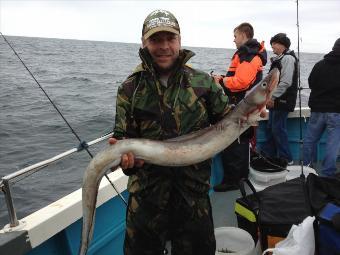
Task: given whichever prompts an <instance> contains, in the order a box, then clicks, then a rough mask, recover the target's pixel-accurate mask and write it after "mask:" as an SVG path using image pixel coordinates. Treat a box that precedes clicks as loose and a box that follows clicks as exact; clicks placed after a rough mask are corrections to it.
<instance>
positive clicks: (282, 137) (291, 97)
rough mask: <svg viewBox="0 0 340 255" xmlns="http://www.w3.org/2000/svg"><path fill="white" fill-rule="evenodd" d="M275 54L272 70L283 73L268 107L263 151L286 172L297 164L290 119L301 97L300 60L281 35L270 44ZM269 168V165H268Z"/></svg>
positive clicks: (272, 39)
mask: <svg viewBox="0 0 340 255" xmlns="http://www.w3.org/2000/svg"><path fill="white" fill-rule="evenodd" d="M270 44H271V46H272V48H273V52H274V54H276V55H277V56H276V57H274V58H273V59H271V61H272V64H271V67H270V70H272V69H273V68H275V67H277V68H278V69H279V70H280V81H279V83H278V85H277V88H276V89H275V91H274V93H273V96H272V98H271V100H269V102H268V103H267V108H268V109H269V119H268V123H267V127H266V142H265V144H263V145H262V147H261V151H262V154H264V155H265V156H266V157H267V158H268V160H269V161H271V162H272V163H273V165H274V166H279V167H282V168H285V167H286V166H287V165H288V164H289V165H291V164H293V158H292V154H291V152H290V150H289V145H288V134H287V127H286V123H287V117H288V113H289V112H293V111H294V108H295V103H296V97H297V80H298V77H297V61H298V60H297V58H296V56H295V54H294V51H292V50H289V47H290V39H289V38H288V37H287V35H286V34H285V33H279V34H276V35H275V36H273V37H272V38H271V40H270ZM265 164H266V162H265Z"/></svg>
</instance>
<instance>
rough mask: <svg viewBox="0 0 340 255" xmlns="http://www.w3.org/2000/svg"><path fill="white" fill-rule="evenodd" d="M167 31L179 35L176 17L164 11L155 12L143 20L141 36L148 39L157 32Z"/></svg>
mask: <svg viewBox="0 0 340 255" xmlns="http://www.w3.org/2000/svg"><path fill="white" fill-rule="evenodd" d="M161 31H167V32H171V33H174V34H177V35H179V34H180V28H179V24H178V21H177V19H176V17H175V16H174V15H173V14H172V13H171V12H169V11H166V10H155V11H153V12H151V13H150V14H149V15H148V16H147V17H146V18H145V20H144V23H143V30H142V36H143V39H144V40H146V39H148V38H149V37H150V36H151V35H153V34H154V33H157V32H161Z"/></svg>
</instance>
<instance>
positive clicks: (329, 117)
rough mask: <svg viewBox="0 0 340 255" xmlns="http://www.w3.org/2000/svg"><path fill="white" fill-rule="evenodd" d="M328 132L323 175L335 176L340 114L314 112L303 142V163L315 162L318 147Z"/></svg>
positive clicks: (339, 143)
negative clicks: (322, 137) (322, 136)
mask: <svg viewBox="0 0 340 255" xmlns="http://www.w3.org/2000/svg"><path fill="white" fill-rule="evenodd" d="M325 130H326V134H327V140H326V151H325V158H324V159H323V161H322V169H321V175H323V176H334V174H335V172H336V160H337V156H338V152H339V148H340V113H327V112H325V113H324V112H312V113H311V116H310V118H309V123H308V126H307V131H306V135H305V137H304V140H303V163H304V165H310V164H311V163H312V162H313V158H314V157H313V156H314V155H315V153H314V152H315V151H316V145H317V143H318V142H319V140H320V138H321V135H322V133H323V132H324V131H325Z"/></svg>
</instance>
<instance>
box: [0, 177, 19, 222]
mask: <svg viewBox="0 0 340 255" xmlns="http://www.w3.org/2000/svg"><path fill="white" fill-rule="evenodd" d="M2 184H3V187H2V191H3V192H4V194H5V200H6V204H7V210H8V215H9V226H10V227H11V228H13V227H16V226H18V225H19V221H18V218H17V214H16V212H15V208H14V203H13V199H12V195H11V189H10V185H9V180H8V179H7V178H2Z"/></svg>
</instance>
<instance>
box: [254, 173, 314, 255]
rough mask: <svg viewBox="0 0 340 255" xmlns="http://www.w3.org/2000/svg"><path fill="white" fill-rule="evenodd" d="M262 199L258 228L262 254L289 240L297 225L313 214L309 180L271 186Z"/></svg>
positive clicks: (262, 194)
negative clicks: (307, 187)
mask: <svg viewBox="0 0 340 255" xmlns="http://www.w3.org/2000/svg"><path fill="white" fill-rule="evenodd" d="M259 197H260V206H259V216H258V224H259V230H260V241H261V247H262V250H265V249H267V248H272V247H274V246H275V244H276V243H277V242H278V241H280V240H282V239H284V238H286V237H287V235H288V232H289V230H290V228H291V227H292V225H293V224H296V225H298V224H300V223H301V222H302V221H303V220H304V219H305V218H306V217H307V216H310V215H311V214H312V212H311V207H310V204H309V199H308V198H307V191H306V186H305V179H304V178H303V177H298V178H295V179H292V180H289V181H287V182H283V183H279V184H276V185H273V186H270V187H268V188H266V189H264V190H263V191H261V194H260V192H259Z"/></svg>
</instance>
